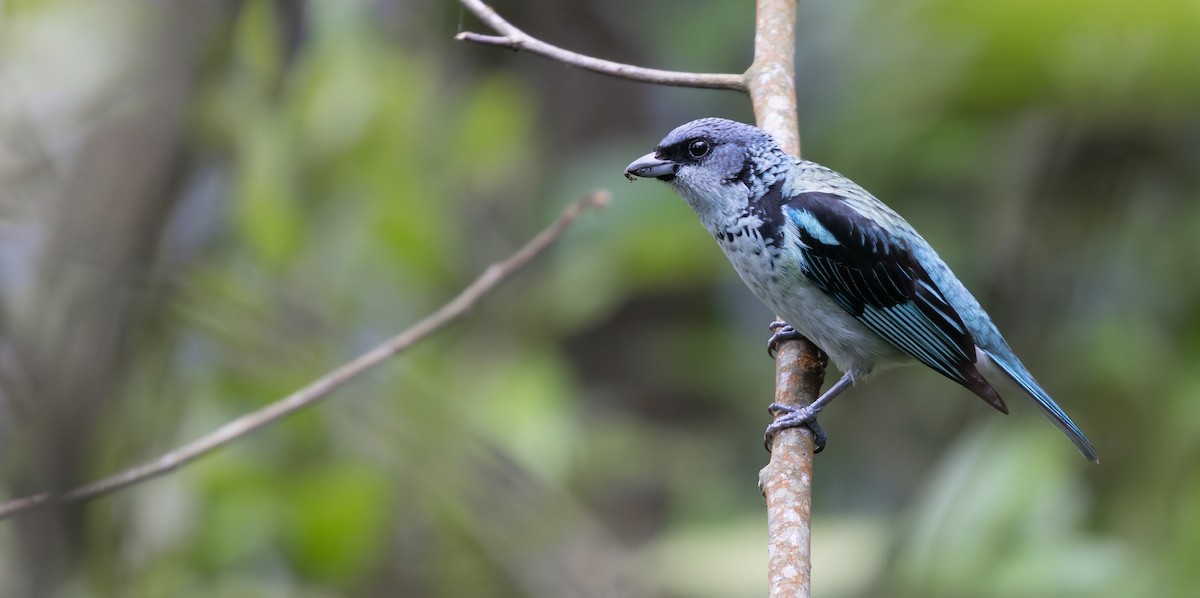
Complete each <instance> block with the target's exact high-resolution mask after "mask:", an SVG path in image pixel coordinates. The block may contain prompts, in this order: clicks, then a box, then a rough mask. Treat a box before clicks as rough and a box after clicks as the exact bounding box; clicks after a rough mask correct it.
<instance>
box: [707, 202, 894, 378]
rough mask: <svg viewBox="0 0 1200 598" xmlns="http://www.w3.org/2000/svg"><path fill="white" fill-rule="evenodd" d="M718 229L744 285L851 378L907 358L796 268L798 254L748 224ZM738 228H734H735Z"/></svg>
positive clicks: (863, 375) (861, 376)
mask: <svg viewBox="0 0 1200 598" xmlns="http://www.w3.org/2000/svg"><path fill="white" fill-rule="evenodd" d="M726 230H727V231H728V232H719V233H718V234H717V235H715V236H716V239H717V243H718V244H719V245H720V246H721V250H722V251H724V252H725V256H726V257H728V258H729V261H730V263H731V264H732V265H733V267H734V269H735V270H736V271H737V273H738V275H739V276H741V278H742V281H743V282H745V283H746V286H747V287H749V288H750V290H751V291H752V292H753V293H754V294H755V296H757V297H758V298H759V300H761V301H762V302H763V303H764V304H766V305H767V307H769V308H771V309H772V310H773V311H774V312H775V313H776V314H777V315H779V316H781V317H782V318H783V319H784V320H786V321H787V322H788V323H789V324H791V325H792V326H793V327H794V328H795V329H796V330H797V331H799V332H800V333H801V334H803V335H804V336H805V337H807V338H809V339H810V340H812V341H813V342H814V343H816V345H817V346H818V347H821V349H823V350H824V351H825V352H826V353H828V354H829V357H830V358H831V359H832V360H833V362H834V364H835V365H837V367H838V369H839V370H841V371H843V372H850V373H851V374H852V375H853V377H854V379H855V380H862V379H864V378H866V377H867V376H868V375H870V374H872V373H874V372H878V371H880V370H882V369H884V368H886V367H889V366H892V365H899V364H902V363H906V362H909V361H912V358H911V357H910V356H908V354H906V353H904V352H902V351H900V350H899V349H896V348H895V347H894V346H892V345H891V344H889V343H887V341H884V340H883V339H882V338H881V337H879V335H877V334H875V333H874V332H872V331H871V330H870V329H868V328H867V327H866V325H865V324H863V323H862V322H859V321H858V320H857V319H855V318H854V316H852V315H850V313H848V312H847V311H846V310H844V309H842V307H841V306H839V305H838V304H837V303H836V302H834V300H833V299H832V298H830V297H829V295H827V294H826V293H825V292H824V291H822V290H821V289H819V288H817V287H816V286H814V285H813V284H812V282H811V281H809V280H808V278H807V277H805V276H804V273H803V272H801V271H800V264H799V263H798V262H797V261H796V260H797V259H799V255H798V254H793V255H790V256H789V255H785V254H784V251H783V249H781V248H779V247H776V246H774V245H766V244H765V243H764V242H763V240H762V239H761V237H759V236H758V231H757V229H755V228H753V227H742V226H733V227H730V228H729V229H726ZM739 233H740V234H739Z"/></svg>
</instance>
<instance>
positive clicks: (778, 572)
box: [746, 0, 828, 597]
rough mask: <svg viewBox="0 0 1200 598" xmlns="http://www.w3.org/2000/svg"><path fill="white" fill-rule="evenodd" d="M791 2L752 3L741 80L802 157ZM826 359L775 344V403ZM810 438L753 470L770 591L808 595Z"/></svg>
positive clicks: (760, 111) (794, 435) (799, 436)
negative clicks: (751, 30)
mask: <svg viewBox="0 0 1200 598" xmlns="http://www.w3.org/2000/svg"><path fill="white" fill-rule="evenodd" d="M795 48H796V0H758V12H757V21H756V26H755V35H754V64H752V65H751V66H750V68H749V69H748V70H747V71H746V83H747V87H748V89H749V91H750V99H751V101H752V102H753V104H754V115H755V118H756V119H757V121H758V126H759V128H761V129H763V130H765V131H766V132H767V133H770V134H771V135H772V136H774V137H775V139H777V140H779V143H780V144H781V145H782V147H783V149H784V150H785V151H787V152H789V153H792V154H794V155H797V156H799V155H800V127H799V124H798V118H797V115H796V81H795ZM827 362H828V358H827V357H826V356H825V355H824V354H823V353H822V352H821V351H820V350H818V349H817V348H816V346H815V345H813V344H812V343H810V342H808V341H807V340H800V341H791V342H787V343H784V344H783V345H781V346H780V348H779V352H778V356H777V357H776V363H775V368H776V369H775V401H776V402H777V403H781V404H784V405H797V406H801V405H807V404H809V403H811V402H812V401H813V400H814V399H815V398H816V396H817V393H818V392H820V390H821V383H822V382H823V381H824V378H825V365H826V363H827ZM812 460H813V436H812V432H810V431H809V430H808V429H807V428H791V429H787V430H783V431H781V432H780V433H779V434H777V435H776V436H775V441H774V444H773V445H772V449H771V462H770V463H769V464H768V465H767V466H766V467H765V468H763V470H762V471H761V472H759V486H760V487H761V488H762V490H763V495H764V496H765V497H766V499H767V532H768V544H767V555H768V559H769V561H768V582H769V593H768V594H769V595H770V596H801V597H807V596H808V595H809V580H810V573H811V558H810V548H811V542H810V539H811V536H810V527H809V520H810V517H811V514H812Z"/></svg>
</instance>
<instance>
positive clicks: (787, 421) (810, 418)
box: [763, 403, 829, 454]
mask: <svg viewBox="0 0 1200 598" xmlns="http://www.w3.org/2000/svg"><path fill="white" fill-rule="evenodd" d="M767 411H768V412H770V413H771V415H773V416H777V417H776V419H775V421H773V422H771V424H770V425H768V426H767V430H766V431H765V432H764V433H763V448H766V449H767V452H768V453H769V452H771V445H773V444H774V443H775V435H776V434H778V433H779V431H780V430H786V429H788V428H796V427H800V426H804V427H806V428H808V429H809V430H812V433H813V454H816V453H819V452H821V451H823V450H825V443H826V441H828V440H829V437H828V436H826V435H825V430H822V429H821V426H820V424H818V423H817V413H819V412H820V410H819V409H813V408H812V407H811V406H806V407H792V406H790V405H781V404H779V403H771V404H770V405H769V406H768V407H767ZM780 413H782V414H783V415H782V416H778V414H780Z"/></svg>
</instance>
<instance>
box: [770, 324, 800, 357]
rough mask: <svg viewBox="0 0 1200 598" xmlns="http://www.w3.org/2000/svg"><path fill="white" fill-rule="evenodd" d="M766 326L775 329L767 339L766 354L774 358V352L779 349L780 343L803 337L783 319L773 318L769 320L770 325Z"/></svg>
mask: <svg viewBox="0 0 1200 598" xmlns="http://www.w3.org/2000/svg"><path fill="white" fill-rule="evenodd" d="M768 328H770V329H771V330H774V331H775V334H772V335H771V338H770V339H767V355H770V356H771V359H775V353H777V352H778V351H779V344H780V343H782V342H784V341H793V340H796V339H799V338H804V335H803V334H800V333H799V332H796V329H795V328H792V325H791V324H788V323H787V322H784V321H783V320H775V321H774V322H771V325H770V326H768Z"/></svg>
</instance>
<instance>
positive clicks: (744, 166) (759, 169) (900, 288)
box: [626, 118, 1097, 461]
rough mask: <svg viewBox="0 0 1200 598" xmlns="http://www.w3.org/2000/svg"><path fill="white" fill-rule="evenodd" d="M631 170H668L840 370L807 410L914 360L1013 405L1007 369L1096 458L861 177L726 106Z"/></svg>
mask: <svg viewBox="0 0 1200 598" xmlns="http://www.w3.org/2000/svg"><path fill="white" fill-rule="evenodd" d="M626 176H629V177H630V178H633V177H634V176H643V177H654V178H658V179H660V180H663V181H666V182H668V183H669V184H670V185H671V186H672V187H673V188H674V189H675V190H676V191H677V192H678V193H679V194H680V196H682V197H683V199H684V200H685V201H686V202H687V203H688V205H690V206H691V207H692V209H693V210H695V212H696V214H697V216H699V218H700V222H701V224H703V225H704V227H705V228H706V229H707V230H708V231H709V232H710V233H711V234H712V235H713V237H714V238H715V239H716V240H717V243H718V245H720V247H721V250H722V251H723V252H724V253H725V255H726V257H728V258H729V261H730V262H731V263H732V264H733V266H734V269H735V270H737V272H738V274H739V275H740V276H741V278H742V280H743V281H744V282H745V283H746V285H747V286H748V287H749V288H750V290H751V291H753V292H754V294H755V295H756V296H758V298H759V299H761V300H762V301H763V302H764V303H765V304H766V305H767V306H768V307H770V308H771V309H772V310H774V311H775V313H777V314H778V315H780V316H781V317H782V318H784V319H785V320H787V322H788V323H790V324H791V325H792V326H793V327H794V328H795V330H796V331H798V332H799V333H801V334H803V335H804V336H805V337H807V338H809V339H810V340H812V341H813V342H814V343H815V344H816V345H817V346H819V347H821V348H822V349H823V350H824V351H825V352H827V353H828V354H829V356H830V358H831V359H832V360H833V362H834V364H836V365H837V367H838V369H840V370H842V372H844V373H845V375H846V377H847V378H848V379H846V380H844V381H843V382H842V383H840V384H839V385H835V388H833V389H830V391H828V392H827V393H826V396H823V397H822V398H821V399H818V401H817V403H818V404H817V405H816V408H815V409H814V410H812V411H811V412H809V413H807V414H805V415H804V416H803V417H802V418H800V419H806V420H807V421H811V420H812V419H813V418H815V415H816V412H817V411H819V409H820V408H821V407H822V406H823V405H824V404H825V403H827V402H828V401H829V400H831V399H832V398H833V396H835V395H836V394H837V393H838V392H840V391H841V390H842V389H843V388H844V387H846V386H848V385H849V384H850V383H861V382H862V381H863V380H865V379H866V378H867V377H868V376H870V375H872V374H874V373H877V372H879V371H881V370H883V369H885V368H887V367H890V366H894V365H900V364H905V363H912V362H913V361H919V362H921V363H924V364H925V365H927V366H929V367H930V368H932V369H934V370H935V371H938V372H939V373H941V374H943V375H944V376H946V377H947V378H950V379H951V380H954V381H955V382H958V383H959V384H961V385H962V386H964V387H965V388H967V389H969V390H971V391H972V392H974V393H975V394H977V395H979V396H980V397H981V398H983V399H984V400H985V401H987V402H988V403H990V404H992V405H993V406H994V407H996V408H997V409H999V410H1001V411H1004V412H1006V413H1007V408H1006V406H1005V405H1004V403H1003V401H1002V400H1001V399H1000V397H999V395H998V394H997V393H996V391H995V390H994V389H993V388H992V386H991V384H990V382H989V381H988V378H991V379H993V380H996V379H998V378H1010V379H1011V380H1012V381H1014V382H1015V383H1016V384H1017V385H1018V386H1019V387H1021V388H1022V389H1023V390H1024V391H1025V392H1026V393H1028V394H1029V395H1030V396H1031V397H1032V398H1033V399H1034V400H1035V402H1036V403H1037V404H1038V406H1039V407H1041V409H1042V411H1043V412H1044V413H1045V414H1046V415H1047V416H1048V417H1049V418H1050V419H1051V421H1053V422H1054V423H1055V425H1057V426H1058V427H1059V429H1060V430H1062V431H1063V433H1064V434H1066V435H1067V437H1068V438H1070V439H1071V441H1072V442H1073V443H1074V444H1075V445H1076V447H1077V448H1078V449H1079V450H1080V452H1081V453H1083V455H1084V456H1085V457H1087V458H1088V459H1089V460H1092V461H1097V457H1096V453H1095V450H1094V449H1093V448H1092V446H1091V444H1090V443H1089V442H1088V440H1087V438H1085V437H1084V435H1083V434H1082V433H1081V432H1080V431H1079V429H1078V427H1076V426H1075V424H1074V423H1073V422H1072V421H1071V420H1070V418H1068V417H1067V415H1066V414H1065V413H1064V412H1063V411H1062V409H1061V408H1059V407H1058V405H1057V404H1055V402H1054V401H1053V400H1052V399H1051V398H1050V396H1049V395H1048V394H1046V392H1045V391H1044V390H1042V388H1041V387H1040V386H1039V385H1038V384H1037V382H1036V381H1034V379H1033V377H1032V376H1031V375H1030V374H1029V372H1028V371H1027V370H1026V369H1025V367H1024V366H1023V365H1022V364H1021V361H1020V360H1019V359H1018V358H1017V357H1016V355H1015V354H1014V353H1013V352H1012V349H1011V348H1009V346H1008V344H1007V342H1005V340H1004V338H1003V337H1002V336H1001V335H1000V332H999V331H998V330H997V329H996V326H995V325H994V324H993V323H992V321H991V319H990V318H989V317H988V316H987V313H986V312H984V310H983V308H982V307H980V305H979V302H978V301H976V300H975V298H974V297H973V296H972V295H971V293H970V292H969V291H967V289H966V288H965V287H964V286H963V285H962V283H961V282H959V281H958V279H957V278H956V277H955V276H954V274H953V273H952V272H951V271H950V269H949V268H948V267H947V266H946V264H945V263H944V262H943V261H942V259H941V258H940V257H938V255H937V253H936V252H935V251H934V250H933V248H932V247H930V245H929V244H928V243H927V242H926V241H925V240H924V239H923V238H921V236H920V235H919V234H917V232H916V231H915V230H914V229H913V228H912V226H910V225H909V224H908V222H906V221H905V220H904V219H903V218H902V217H901V216H900V215H899V214H897V213H896V212H895V211H893V210H892V209H891V208H889V207H888V206H887V205H885V204H884V203H883V202H881V201H879V200H878V199H876V198H875V197H874V196H872V195H871V194H870V193H868V192H867V191H866V190H865V189H863V188H862V187H860V186H858V185H857V184H855V183H854V182H853V181H851V180H849V179H847V178H846V177H844V176H842V175H840V174H838V173H837V172H834V171H833V170H830V169H828V168H825V167H824V166H821V165H818V164H815V163H813V162H809V161H806V160H801V159H799V158H796V157H794V156H791V155H788V154H787V153H785V152H783V151H782V150H781V149H780V147H779V145H778V144H777V143H776V142H775V140H774V139H772V138H771V137H770V136H769V135H767V134H766V133H765V132H763V131H762V130H760V129H758V128H756V127H753V126H750V125H746V124H742V123H738V122H734V121H730V120H725V119H719V118H705V119H700V120H696V121H692V122H690V123H687V124H685V125H683V126H680V127H678V128H677V129H675V130H674V131H671V133H669V134H668V135H667V136H666V137H665V138H664V139H663V140H662V141H661V142H660V143H659V144H658V146H657V147H656V148H655V151H654V152H653V153H651V154H647V155H646V156H643V157H642V158H640V159H639V160H637V161H635V162H634V163H633V164H630V166H629V168H628V169H627V170H626ZM1001 372H1003V373H1001ZM793 425H796V424H793Z"/></svg>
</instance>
